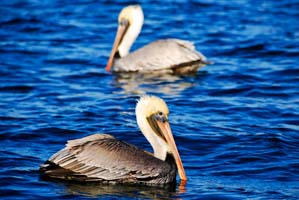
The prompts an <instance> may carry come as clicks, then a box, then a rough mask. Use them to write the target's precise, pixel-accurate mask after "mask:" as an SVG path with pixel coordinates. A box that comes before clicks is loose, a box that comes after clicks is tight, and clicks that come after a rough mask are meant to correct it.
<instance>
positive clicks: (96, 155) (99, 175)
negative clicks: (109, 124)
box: [42, 134, 173, 182]
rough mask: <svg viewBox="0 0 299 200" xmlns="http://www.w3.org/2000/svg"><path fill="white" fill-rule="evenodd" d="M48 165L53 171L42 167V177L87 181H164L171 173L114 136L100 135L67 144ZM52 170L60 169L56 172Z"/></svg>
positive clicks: (150, 156) (165, 165)
mask: <svg viewBox="0 0 299 200" xmlns="http://www.w3.org/2000/svg"><path fill="white" fill-rule="evenodd" d="M47 163H51V166H52V167H51V168H49V166H46V165H45V166H42V168H44V169H43V170H42V171H44V174H46V175H48V176H50V177H51V176H52V175H53V177H56V178H57V177H58V176H60V178H63V179H73V180H77V177H79V178H78V180H82V179H84V178H83V177H85V180H86V181H91V180H104V181H116V180H117V181H118V182H136V181H137V182H138V181H141V182H142V180H143V179H144V180H145V179H146V180H147V181H148V180H150V179H152V180H155V179H161V180H159V181H163V180H164V181H165V180H166V178H165V177H166V176H169V173H173V172H172V171H173V169H172V168H171V166H170V165H169V164H168V163H166V162H164V161H162V160H159V159H157V158H155V157H153V156H152V155H150V154H149V153H147V152H144V151H143V150H140V149H138V148H137V147H135V146H132V145H130V144H127V143H125V142H122V141H119V140H117V139H115V138H114V137H113V136H110V135H100V134H94V135H91V136H88V137H85V138H82V139H77V140H70V141H68V142H67V144H66V147H65V148H63V149H62V150H60V151H59V152H57V153H56V154H54V155H53V156H52V157H51V158H50V159H49V160H48V162H47ZM53 166H55V167H56V168H57V167H59V168H57V170H55V169H56V168H55V167H54V168H53ZM47 167H48V168H47ZM62 169H64V170H67V171H68V173H66V174H67V177H61V176H63V175H61V174H62V172H61V170H62ZM58 170H59V175H57V172H58ZM70 172H72V173H70Z"/></svg>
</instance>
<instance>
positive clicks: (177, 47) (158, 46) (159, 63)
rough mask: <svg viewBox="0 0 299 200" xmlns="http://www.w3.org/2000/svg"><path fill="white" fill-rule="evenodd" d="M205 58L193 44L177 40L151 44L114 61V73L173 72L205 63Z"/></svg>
mask: <svg viewBox="0 0 299 200" xmlns="http://www.w3.org/2000/svg"><path fill="white" fill-rule="evenodd" d="M206 60H207V59H206V57H205V56H204V55H203V54H201V53H200V52H198V51H196V50H195V46H194V44H193V43H191V42H189V41H185V40H178V39H165V40H157V41H155V42H152V43H150V44H148V45H146V46H144V47H143V48H140V49H138V50H136V51H135V52H132V53H130V54H129V55H127V56H126V57H123V58H121V59H117V60H115V63H114V68H113V70H114V71H116V72H129V71H143V72H146V71H155V70H173V69H174V68H177V67H181V66H183V67H186V65H188V64H190V65H194V64H196V63H199V64H200V63H201V64H203V62H205V61H206Z"/></svg>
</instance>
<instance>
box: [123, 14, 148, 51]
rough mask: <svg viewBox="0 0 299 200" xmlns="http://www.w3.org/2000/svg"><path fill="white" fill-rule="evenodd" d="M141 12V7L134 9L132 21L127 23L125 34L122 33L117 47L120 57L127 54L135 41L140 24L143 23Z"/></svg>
mask: <svg viewBox="0 0 299 200" xmlns="http://www.w3.org/2000/svg"><path fill="white" fill-rule="evenodd" d="M143 18H144V16H143V12H142V10H141V9H137V10H135V12H134V13H133V17H132V19H133V20H132V21H131V23H130V25H129V28H128V30H127V31H126V34H125V35H124V37H123V39H122V42H121V43H120V45H119V47H118V53H119V55H120V57H124V56H126V55H128V54H129V51H130V49H131V47H132V45H133V43H134V42H135V40H136V38H137V37H138V35H139V33H140V31H141V28H142V25H143Z"/></svg>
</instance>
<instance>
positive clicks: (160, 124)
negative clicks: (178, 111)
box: [136, 96, 187, 180]
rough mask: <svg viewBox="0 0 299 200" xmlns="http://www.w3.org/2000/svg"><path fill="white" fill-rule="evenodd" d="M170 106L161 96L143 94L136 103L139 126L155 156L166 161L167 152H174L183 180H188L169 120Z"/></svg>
mask: <svg viewBox="0 0 299 200" xmlns="http://www.w3.org/2000/svg"><path fill="white" fill-rule="evenodd" d="M168 113H169V110H168V107H167V105H166V103H165V102H164V101H163V100H162V99H161V98H159V97H155V96H143V97H141V98H140V100H139V101H138V103H137V105H136V118H137V123H138V126H139V128H140V130H141V132H142V133H143V135H144V136H145V137H146V139H147V140H148V142H149V143H150V144H151V145H152V147H153V149H154V155H155V157H157V158H159V159H161V160H163V161H165V159H166V156H167V153H169V154H172V155H173V157H174V159H175V162H176V165H177V168H178V173H179V176H180V178H181V180H187V177H186V174H185V170H184V167H183V164H182V161H181V158H180V155H179V152H178V150H177V147H176V144H175V141H174V138H173V135H172V131H171V128H170V125H169V122H168Z"/></svg>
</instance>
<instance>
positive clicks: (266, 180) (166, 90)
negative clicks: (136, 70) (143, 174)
mask: <svg viewBox="0 0 299 200" xmlns="http://www.w3.org/2000/svg"><path fill="white" fill-rule="evenodd" d="M138 3H139V4H141V5H142V7H143V10H144V15H145V24H144V26H143V30H142V32H141V35H140V36H139V38H138V39H137V41H136V43H135V44H134V46H133V49H137V48H139V47H141V46H143V45H144V44H147V43H148V42H150V41H153V40H156V39H160V38H174V37H175V38H180V39H187V40H190V41H193V42H194V43H195V45H196V47H197V49H198V50H199V51H201V52H202V53H203V54H204V55H206V56H207V57H208V58H209V60H212V61H213V62H214V64H213V65H210V66H207V67H205V68H202V69H201V70H199V71H198V73H197V74H195V75H191V76H170V75H164V76H151V75H137V74H129V75H128V74H127V75H122V76H115V75H111V74H109V73H106V72H105V70H104V67H105V64H106V62H107V60H108V56H109V53H110V50H111V47H112V43H113V39H114V36H115V31H116V25H117V22H116V21H117V15H118V12H119V11H120V10H121V8H123V7H124V6H126V5H129V4H132V2H130V1H115V2H111V1H47V0H46V1H17V0H16V1H5V2H2V3H1V4H0V14H1V18H0V38H1V41H0V145H1V150H0V151H1V153H0V185H1V188H0V191H1V196H0V197H1V199H74V198H76V199H90V198H103V199H111V198H112V199H113V198H114V199H116V198H117V199H119V198H121V199H132V198H135V199H142V198H148V199H157V198H162V199H168V198H169V199H297V198H298V197H299V156H298V155H299V150H298V146H299V135H298V133H299V124H298V122H299V98H298V96H299V88H298V87H299V68H298V63H299V62H298V61H299V25H298V21H299V2H298V1H295V0H291V1H289V0H282V1H275V0H268V1H254V0H238V1H237V0H234V1H216V0H215V1H214V0H206V1H205V0H201V1H185V0H182V1H176V2H174V1H161V2H160V1H145V0H144V1H138ZM145 93H147V94H154V95H158V96H160V97H162V98H164V99H165V101H166V102H167V103H168V105H169V108H170V111H171V112H170V123H171V126H172V130H173V133H174V135H175V139H176V143H177V145H178V148H179V151H180V153H181V157H182V160H183V163H184V166H185V170H186V173H187V176H188V178H189V180H188V183H187V185H186V187H185V189H183V190H182V189H180V188H179V185H177V186H176V187H175V188H174V189H172V188H150V187H133V186H103V185H94V184H91V185H86V184H85V185H84V184H77V183H66V182H59V181H58V182H57V181H48V180H42V179H40V176H39V173H38V168H39V165H40V164H41V163H43V162H44V161H45V160H46V159H47V158H49V156H51V155H52V154H53V153H55V152H56V151H58V150H59V149H61V148H63V146H64V144H65V142H66V141H67V140H69V139H75V138H80V137H83V136H86V135H89V134H93V133H96V132H99V133H109V134H113V135H114V136H115V137H117V138H119V139H122V140H125V141H127V142H129V143H132V144H134V145H137V146H138V147H140V148H144V149H147V150H149V151H151V148H150V145H149V144H148V143H147V141H146V140H145V138H144V137H143V136H142V135H141V133H140V131H139V129H138V127H137V125H136V121H135V114H134V109H135V104H136V100H137V99H138V98H139V96H140V95H142V94H145Z"/></svg>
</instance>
